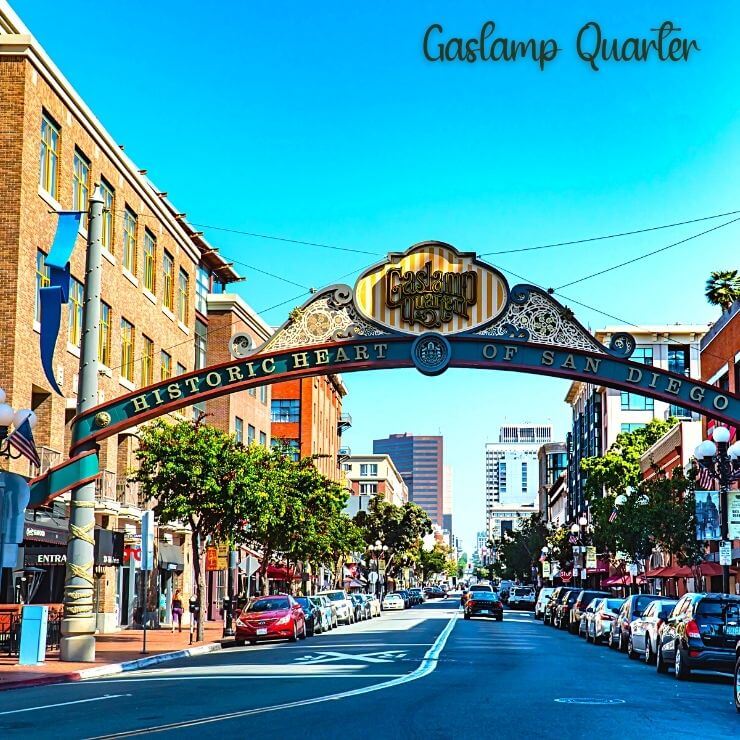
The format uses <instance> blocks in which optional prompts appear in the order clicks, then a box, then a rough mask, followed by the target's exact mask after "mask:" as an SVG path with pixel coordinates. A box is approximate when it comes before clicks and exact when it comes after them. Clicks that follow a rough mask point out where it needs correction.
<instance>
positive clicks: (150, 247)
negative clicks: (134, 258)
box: [144, 229, 157, 293]
mask: <svg viewBox="0 0 740 740" xmlns="http://www.w3.org/2000/svg"><path fill="white" fill-rule="evenodd" d="M156 265H157V238H156V237H155V236H154V234H152V232H151V231H149V229H144V287H145V288H146V289H147V290H148V291H149V292H150V293H154V290H155V288H156V281H157V273H156V272H155V268H156Z"/></svg>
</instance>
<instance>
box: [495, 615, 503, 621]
mask: <svg viewBox="0 0 740 740" xmlns="http://www.w3.org/2000/svg"><path fill="white" fill-rule="evenodd" d="M496 621H497V622H503V621H504V615H503V614H499V615H498V616H497V617H496Z"/></svg>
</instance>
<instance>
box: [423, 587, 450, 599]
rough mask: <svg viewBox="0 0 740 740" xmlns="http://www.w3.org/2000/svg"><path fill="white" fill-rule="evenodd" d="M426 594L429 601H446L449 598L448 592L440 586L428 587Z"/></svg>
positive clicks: (425, 590)
mask: <svg viewBox="0 0 740 740" xmlns="http://www.w3.org/2000/svg"><path fill="white" fill-rule="evenodd" d="M424 593H425V594H426V596H427V598H428V599H444V598H445V597H446V596H447V592H446V591H445V590H444V589H442V588H440V587H439V586H428V587H427V588H425V589H424Z"/></svg>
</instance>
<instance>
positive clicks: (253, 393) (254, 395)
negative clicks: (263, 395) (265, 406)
mask: <svg viewBox="0 0 740 740" xmlns="http://www.w3.org/2000/svg"><path fill="white" fill-rule="evenodd" d="M247 393H249V395H250V396H252V398H257V389H256V388H254V387H252V388H247Z"/></svg>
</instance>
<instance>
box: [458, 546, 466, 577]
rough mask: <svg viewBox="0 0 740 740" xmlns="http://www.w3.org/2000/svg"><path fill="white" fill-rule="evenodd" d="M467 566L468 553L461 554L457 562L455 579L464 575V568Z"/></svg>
mask: <svg viewBox="0 0 740 740" xmlns="http://www.w3.org/2000/svg"><path fill="white" fill-rule="evenodd" d="M467 564H468V553H466V552H463V553H461V554H460V557H459V558H458V560H457V577H458V578H462V577H463V576H464V575H465V567H466V566H467Z"/></svg>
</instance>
